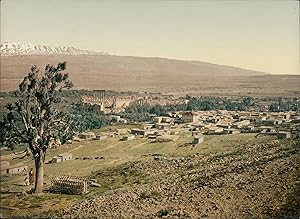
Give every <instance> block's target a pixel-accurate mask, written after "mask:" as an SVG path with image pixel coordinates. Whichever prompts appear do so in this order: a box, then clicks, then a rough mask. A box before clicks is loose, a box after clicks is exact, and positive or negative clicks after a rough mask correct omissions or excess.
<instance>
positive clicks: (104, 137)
mask: <svg viewBox="0 0 300 219" xmlns="http://www.w3.org/2000/svg"><path fill="white" fill-rule="evenodd" d="M107 138H108V136H107V135H96V137H95V138H94V140H99V141H102V140H104V139H107Z"/></svg>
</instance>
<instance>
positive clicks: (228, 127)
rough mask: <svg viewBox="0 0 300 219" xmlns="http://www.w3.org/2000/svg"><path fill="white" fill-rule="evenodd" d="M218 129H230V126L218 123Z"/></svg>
mask: <svg viewBox="0 0 300 219" xmlns="http://www.w3.org/2000/svg"><path fill="white" fill-rule="evenodd" d="M217 126H218V127H221V128H223V129H230V128H231V124H228V123H227V124H226V123H218V124H217Z"/></svg>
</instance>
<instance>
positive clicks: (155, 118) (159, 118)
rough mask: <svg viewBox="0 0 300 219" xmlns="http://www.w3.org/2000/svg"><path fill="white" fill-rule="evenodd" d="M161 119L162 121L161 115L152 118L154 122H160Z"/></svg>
mask: <svg viewBox="0 0 300 219" xmlns="http://www.w3.org/2000/svg"><path fill="white" fill-rule="evenodd" d="M161 121H162V117H160V116H156V117H154V118H153V122H154V123H161Z"/></svg>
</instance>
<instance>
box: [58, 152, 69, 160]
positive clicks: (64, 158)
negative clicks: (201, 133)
mask: <svg viewBox="0 0 300 219" xmlns="http://www.w3.org/2000/svg"><path fill="white" fill-rule="evenodd" d="M57 156H58V157H61V161H67V160H72V154H71V153H63V154H59V155H57Z"/></svg>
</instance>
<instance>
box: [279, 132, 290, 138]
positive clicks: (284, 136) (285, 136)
mask: <svg viewBox="0 0 300 219" xmlns="http://www.w3.org/2000/svg"><path fill="white" fill-rule="evenodd" d="M290 137H291V132H283V131H281V132H278V133H277V138H278V139H285V138H290Z"/></svg>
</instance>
